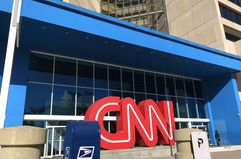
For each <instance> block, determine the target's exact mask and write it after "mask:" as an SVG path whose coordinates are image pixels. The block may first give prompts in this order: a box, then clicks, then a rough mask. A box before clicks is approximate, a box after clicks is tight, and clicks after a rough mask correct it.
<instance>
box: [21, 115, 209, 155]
mask: <svg viewBox="0 0 241 159" xmlns="http://www.w3.org/2000/svg"><path fill="white" fill-rule="evenodd" d="M76 118H78V119H82V118H83V116H79V117H69V116H48V115H37V116H36V115H25V120H31V121H34V120H35V121H56V120H57V119H58V120H60V121H68V120H71V119H72V120H74V119H75V120H76ZM104 120H105V121H116V117H114V116H105V118H104ZM175 122H181V123H183V122H184V123H190V125H191V124H192V122H203V123H207V122H210V120H209V119H189V118H175ZM201 126H203V125H201ZM191 127H195V126H191ZM196 127H200V126H197V125H196ZM46 129H47V140H46V141H47V142H46V144H45V145H44V148H43V155H42V157H41V158H42V159H47V158H54V157H60V156H63V152H64V136H65V130H66V126H50V125H48V126H46ZM108 131H110V129H109V126H108Z"/></svg>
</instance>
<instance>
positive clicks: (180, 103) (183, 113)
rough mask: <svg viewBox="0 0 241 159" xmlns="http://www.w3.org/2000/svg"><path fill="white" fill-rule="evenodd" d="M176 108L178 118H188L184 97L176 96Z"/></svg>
mask: <svg viewBox="0 0 241 159" xmlns="http://www.w3.org/2000/svg"><path fill="white" fill-rule="evenodd" d="M177 101H178V108H179V116H180V118H188V112H187V107H186V100H185V99H184V98H178V99H177Z"/></svg>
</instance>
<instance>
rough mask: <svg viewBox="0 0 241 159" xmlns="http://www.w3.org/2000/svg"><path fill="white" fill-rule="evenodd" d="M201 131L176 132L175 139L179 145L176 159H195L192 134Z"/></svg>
mask: <svg viewBox="0 0 241 159" xmlns="http://www.w3.org/2000/svg"><path fill="white" fill-rule="evenodd" d="M200 131H201V130H199V129H190V128H186V129H179V130H175V131H174V139H175V141H176V145H177V153H176V155H175V159H194V155H193V150H192V141H191V133H192V132H200Z"/></svg>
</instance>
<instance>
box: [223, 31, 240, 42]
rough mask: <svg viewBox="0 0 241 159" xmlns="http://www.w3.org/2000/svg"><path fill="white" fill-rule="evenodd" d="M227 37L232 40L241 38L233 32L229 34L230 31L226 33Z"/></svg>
mask: <svg viewBox="0 0 241 159" xmlns="http://www.w3.org/2000/svg"><path fill="white" fill-rule="evenodd" d="M225 36H226V39H228V40H230V41H232V42H236V41H238V40H240V39H241V38H240V37H238V36H235V35H233V34H229V33H225Z"/></svg>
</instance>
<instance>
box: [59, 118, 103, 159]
mask: <svg viewBox="0 0 241 159" xmlns="http://www.w3.org/2000/svg"><path fill="white" fill-rule="evenodd" d="M63 159H100V128H99V124H98V122H95V121H68V123H67V127H66V135H65V141H64V158H63Z"/></svg>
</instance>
